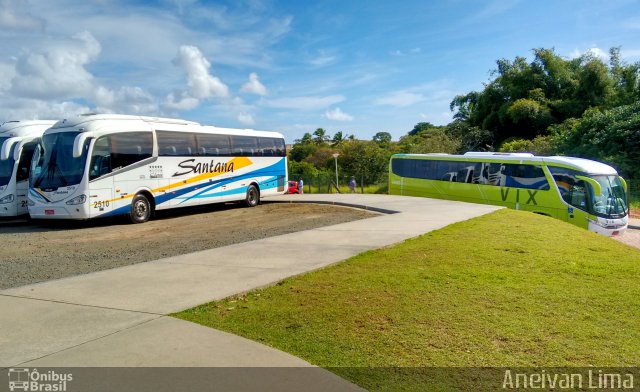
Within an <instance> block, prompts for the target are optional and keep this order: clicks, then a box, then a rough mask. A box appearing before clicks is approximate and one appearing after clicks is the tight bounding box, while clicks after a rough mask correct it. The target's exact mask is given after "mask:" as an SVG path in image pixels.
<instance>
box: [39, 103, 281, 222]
mask: <svg viewBox="0 0 640 392" xmlns="http://www.w3.org/2000/svg"><path fill="white" fill-rule="evenodd" d="M31 165H32V168H31V176H30V181H29V214H30V215H31V217H32V218H36V219H40V218H45V219H49V218H51V219H91V218H96V217H107V216H114V215H129V217H130V219H131V221H132V222H134V223H142V222H145V221H147V220H149V219H150V218H151V217H153V214H154V212H155V211H157V210H163V209H169V208H175V207H182V206H194V205H201V204H209V203H219V202H228V201H244V202H245V203H246V204H247V205H248V206H250V207H253V206H255V205H257V204H258V203H259V201H260V197H261V196H266V195H276V194H283V193H285V191H286V188H285V184H286V182H287V158H286V151H285V141H284V137H283V136H282V135H281V134H280V133H276V132H265V131H254V130H248V129H245V130H241V129H228V128H218V127H213V126H203V125H200V124H198V123H195V122H190V121H185V120H177V119H165V118H151V117H139V116H125V115H113V114H109V115H96V114H89V115H83V116H79V117H78V118H76V119H71V120H68V119H67V120H61V121H59V122H58V123H56V124H55V125H54V126H53V127H51V128H50V129H49V130H47V131H46V132H45V133H44V136H43V137H42V143H41V145H40V148H38V149H37V150H36V152H35V154H34V156H33V161H32V164H31Z"/></svg>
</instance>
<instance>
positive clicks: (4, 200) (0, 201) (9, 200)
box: [0, 194, 14, 204]
mask: <svg viewBox="0 0 640 392" xmlns="http://www.w3.org/2000/svg"><path fill="white" fill-rule="evenodd" d="M13 200H14V196H13V194H11V195H7V196H5V197H3V198H2V199H0V204H7V203H13Z"/></svg>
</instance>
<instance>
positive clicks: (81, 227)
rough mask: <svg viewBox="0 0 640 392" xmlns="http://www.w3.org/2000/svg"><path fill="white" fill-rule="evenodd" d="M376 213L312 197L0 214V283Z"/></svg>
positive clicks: (2, 286) (160, 255)
mask: <svg viewBox="0 0 640 392" xmlns="http://www.w3.org/2000/svg"><path fill="white" fill-rule="evenodd" d="M375 215H377V214H375V213H372V212H369V211H364V210H357V209H353V208H345V207H337V206H328V205H319V204H279V203H274V204H269V203H267V204H262V205H260V206H258V207H256V208H242V207H238V206H237V205H214V206H210V207H207V208H199V209H190V210H184V209H183V210H172V211H171V212H166V213H163V214H159V215H158V217H157V218H156V219H155V220H152V221H149V222H147V223H144V224H138V225H134V224H129V223H126V222H125V221H124V220H106V221H105V220H95V221H89V222H73V221H71V222H63V221H57V222H56V221H54V222H51V221H44V222H42V221H40V222H36V221H31V222H26V223H9V222H0V244H2V245H1V247H0V289H5V288H9V287H16V286H22V285H26V284H30V283H35V282H41V281H45V280H50V279H58V278H63V277H68V276H74V275H80V274H85V273H89V272H95V271H100V270H105V269H109V268H115V267H120V266H124V265H129V264H135V263H140V262H144V261H150V260H157V259H160V258H163V257H169V256H176V255H180V254H185V253H190V252H196V251H200V250H205V249H211V248H216V247H221V246H225V245H230V244H235V243H239V242H246V241H251V240H256V239H260V238H266V237H272V236H276V235H281V234H287V233H292V232H296V231H301V230H308V229H313V228H317V227H323V226H329V225H333V224H338V223H344V222H350V221H353V220H357V219H364V218H370V217H372V216H375Z"/></svg>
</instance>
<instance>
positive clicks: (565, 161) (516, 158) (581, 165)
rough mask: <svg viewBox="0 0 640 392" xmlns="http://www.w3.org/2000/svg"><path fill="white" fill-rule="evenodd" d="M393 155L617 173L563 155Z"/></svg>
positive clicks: (591, 162)
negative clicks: (537, 164) (534, 163)
mask: <svg viewBox="0 0 640 392" xmlns="http://www.w3.org/2000/svg"><path fill="white" fill-rule="evenodd" d="M394 157H407V158H409V157H415V158H418V157H421V158H425V159H440V160H448V159H451V160H456V161H461V160H468V161H472V162H522V161H527V162H540V164H544V165H547V166H564V167H570V168H572V169H574V170H577V171H580V172H584V173H588V174H606V175H617V174H618V172H617V171H616V169H614V168H613V167H611V166H609V165H607V164H604V163H602V162H597V161H592V160H590V159H584V158H574V157H564V156H550V157H545V156H535V155H533V154H531V153H499V152H498V153H496V152H467V153H465V154H464V155H452V154H440V153H436V154H395V155H394Z"/></svg>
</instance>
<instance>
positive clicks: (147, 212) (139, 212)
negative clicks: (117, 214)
mask: <svg viewBox="0 0 640 392" xmlns="http://www.w3.org/2000/svg"><path fill="white" fill-rule="evenodd" d="M151 214H152V210H151V203H150V202H149V199H147V197H146V196H145V195H142V194H141V195H135V196H134V198H133V200H132V201H131V211H130V212H129V219H131V222H133V223H144V222H146V221H148V220H149V219H150V218H151Z"/></svg>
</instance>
